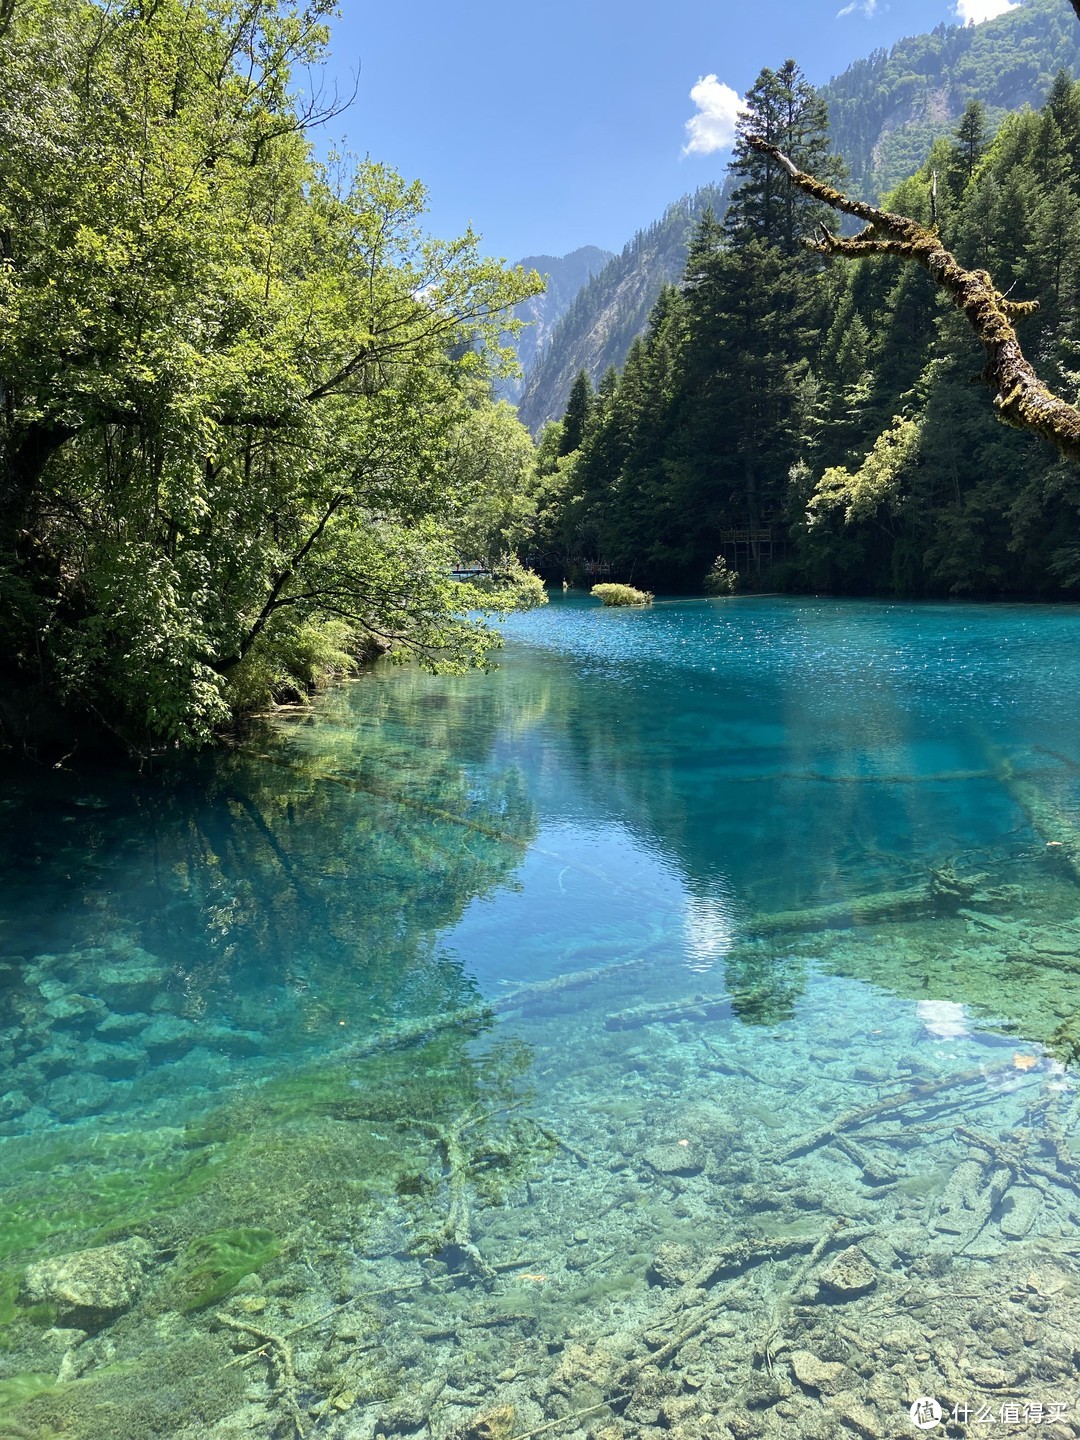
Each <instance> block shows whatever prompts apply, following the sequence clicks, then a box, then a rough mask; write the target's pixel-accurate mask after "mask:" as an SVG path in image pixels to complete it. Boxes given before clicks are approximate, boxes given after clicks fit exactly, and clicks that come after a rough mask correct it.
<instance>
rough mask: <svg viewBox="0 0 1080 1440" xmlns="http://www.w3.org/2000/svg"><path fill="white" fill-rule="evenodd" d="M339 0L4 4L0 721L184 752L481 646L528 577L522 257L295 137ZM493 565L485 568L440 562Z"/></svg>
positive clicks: (0, 87)
mask: <svg viewBox="0 0 1080 1440" xmlns="http://www.w3.org/2000/svg"><path fill="white" fill-rule="evenodd" d="M334 13H335V6H334V5H333V4H331V3H329V0H312V3H309V4H292V3H285V0H283V3H273V4H261V5H255V6H248V5H240V4H224V5H205V4H194V5H192V4H181V3H179V0H164V3H160V4H153V5H135V6H127V7H124V8H122V9H120V8H109V7H102V6H100V5H98V4H95V3H93V0H61V3H59V4H53V3H47V4H46V3H43V0H41V3H39V0H21V3H18V4H15V5H5V6H3V7H0V47H2V50H3V63H2V65H0V144H2V146H3V153H4V181H3V185H2V186H0V334H2V336H3V340H2V342H0V384H2V390H3V405H2V407H0V411H2V415H0V429H2V445H3V460H4V463H3V469H2V472H0V501H2V505H0V616H2V619H0V673H2V674H3V676H4V680H5V685H4V689H5V692H6V694H7V699H6V700H5V704H4V708H3V711H2V712H0V724H2V734H0V738H3V739H5V740H7V741H8V743H9V744H10V743H11V742H12V741H13V740H18V739H19V738H20V737H21V736H25V735H27V734H29V736H30V738H32V737H33V735H34V732H35V731H38V732H41V731H42V730H44V729H46V728H47V725H48V723H49V714H50V711H51V710H52V708H53V707H54V706H55V705H56V703H57V702H59V704H60V705H61V706H62V707H64V708H65V709H66V710H67V711H68V712H69V714H71V715H73V716H75V717H76V719H77V727H76V733H78V728H79V727H81V729H82V730H83V731H94V730H98V731H103V732H108V733H111V734H113V735H115V736H118V737H119V738H120V740H121V741H122V742H123V744H124V745H125V746H126V747H127V748H129V749H131V750H134V751H135V752H137V753H143V754H145V753H147V752H148V751H149V750H150V749H151V748H152V747H154V746H158V745H161V744H169V743H180V744H184V745H191V744H199V743H202V742H204V741H206V740H208V739H209V738H211V737H212V736H213V735H214V734H215V733H217V732H218V731H219V730H220V729H221V727H223V726H226V725H228V724H229V723H230V722H231V721H232V719H233V718H234V717H235V716H236V715H237V714H238V713H243V712H245V711H249V710H252V709H257V708H259V707H260V706H262V705H265V704H266V702H267V701H268V700H269V699H271V698H273V697H275V696H279V697H280V696H285V697H286V698H288V697H289V696H292V695H295V693H296V692H297V691H302V690H304V689H305V688H307V687H309V686H310V685H312V684H313V683H315V682H316V681H317V679H318V678H319V676H320V675H323V674H326V673H340V672H342V671H345V670H348V669H349V668H351V667H352V666H353V665H354V663H355V659H356V657H357V655H362V654H365V653H370V652H371V651H372V649H373V648H376V647H383V646H391V647H393V648H395V649H396V650H399V651H404V652H405V653H411V654H414V655H418V656H419V657H420V658H421V659H422V660H423V661H425V662H426V663H427V664H429V665H431V666H434V667H441V668H449V669H453V668H457V667H461V666H467V665H474V664H483V663H484V662H485V659H486V657H487V656H488V654H489V652H490V651H491V649H492V647H493V646H494V645H495V644H497V636H496V634H495V632H494V631H493V630H492V629H491V628H490V627H489V626H486V625H485V624H484V623H483V621H482V619H481V618H477V616H482V615H483V614H484V613H488V614H492V613H494V614H503V613H506V611H507V610H508V609H511V608H514V607H516V606H520V605H522V604H535V603H538V602H539V601H541V600H542V598H543V593H542V590H541V588H540V586H539V584H538V582H537V581H536V580H535V577H533V576H531V575H530V574H529V573H527V572H526V571H525V570H524V569H523V567H522V566H521V565H520V564H519V563H518V561H517V560H516V559H515V557H514V553H513V539H514V537H515V534H516V529H515V527H516V526H517V525H518V523H519V519H520V516H519V513H518V512H519V510H520V507H521V505H522V503H523V502H522V501H521V499H520V496H521V494H522V492H523V491H524V490H525V489H526V486H525V485H524V484H523V476H524V474H525V472H526V471H527V470H528V468H529V465H530V460H531V445H530V442H529V440H528V437H527V435H526V433H525V431H524V429H523V428H522V427H521V426H520V425H519V423H518V422H517V420H516V419H515V417H514V415H513V412H512V411H511V410H510V408H509V407H508V406H505V405H501V406H497V405H495V404H493V403H492V400H491V383H490V381H491V376H492V375H493V374H495V373H498V372H499V371H501V370H503V369H505V367H506V365H507V364H508V363H509V361H510V353H509V352H508V351H506V350H505V349H500V348H499V337H500V333H501V332H505V330H506V329H507V326H508V324H509V325H510V327H511V331H512V322H508V320H507V316H506V312H507V310H508V308H509V307H511V306H513V305H514V304H516V303H519V302H520V301H522V300H523V299H526V298H528V296H530V295H532V294H534V293H536V292H537V290H538V289H540V288H541V282H540V280H539V277H538V276H536V275H535V274H525V273H524V272H522V271H520V270H510V269H507V268H505V267H504V266H503V265H502V264H501V263H497V262H495V261H492V260H488V259H485V258H483V257H482V255H481V253H480V250H479V245H478V240H477V237H476V236H475V235H473V234H471V233H467V234H465V235H464V236H462V237H460V238H458V239H456V240H453V241H449V242H445V241H439V240H433V239H431V238H429V237H427V236H426V235H425V234H424V233H423V230H422V228H421V226H422V217H423V211H424V204H425V201H424V191H423V188H422V186H420V185H419V184H414V183H407V182H406V181H404V180H402V179H401V178H400V177H399V176H398V175H396V174H395V173H394V172H393V171H391V170H389V169H388V168H387V167H386V166H383V165H380V164H378V163H376V162H373V161H370V160H364V161H359V162H357V161H355V160H354V159H353V158H352V157H350V156H347V155H340V154H335V155H331V156H330V158H329V159H327V160H326V161H325V162H320V161H319V160H317V159H316V156H315V153H314V151H313V148H312V143H311V140H310V139H309V132H310V131H311V130H312V129H313V127H315V126H316V125H317V124H319V123H320V122H322V121H325V120H327V119H328V118H330V117H331V116H332V115H333V114H335V113H337V110H336V107H335V106H333V105H330V106H328V107H327V108H326V109H325V110H323V111H320V109H319V102H318V101H315V100H310V99H306V98H304V92H303V91H302V89H301V87H300V85H299V83H298V80H297V79H296V78H295V73H296V72H297V71H298V70H299V69H300V68H308V67H313V66H315V67H317V66H318V63H319V60H320V57H321V56H322V54H323V51H324V47H325V45H326V42H327V39H328V29H327V22H328V21H329V20H330V18H331V17H332V16H333V14H334ZM462 559H466V560H469V561H481V562H483V568H484V570H485V571H486V572H487V573H486V574H485V575H484V576H483V578H482V579H481V580H479V581H468V582H462V581H460V580H456V579H454V578H452V576H451V573H450V572H451V570H452V567H453V566H454V565H455V564H456V563H457V562H458V561H459V560H462Z"/></svg>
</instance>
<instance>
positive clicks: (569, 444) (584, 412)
mask: <svg viewBox="0 0 1080 1440" xmlns="http://www.w3.org/2000/svg"><path fill="white" fill-rule="evenodd" d="M592 404H593V388H592V381H591V380H590V379H589V377H588V375H587V374H586V372H585V371H584V370H579V371H578V373H577V375H576V376H575V377H574V383H573V385H572V386H571V387H570V398H569V400H568V401H567V405H566V414H565V415H564V416H563V428H562V439H561V440H560V442H559V454H560V455H572V454H573V452H574V451H575V450H580V449H581V442H582V440H584V438H585V432H586V429H587V428H588V424H589V413H590V411H591V410H592Z"/></svg>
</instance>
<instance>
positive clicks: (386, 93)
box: [330, 0, 1008, 260]
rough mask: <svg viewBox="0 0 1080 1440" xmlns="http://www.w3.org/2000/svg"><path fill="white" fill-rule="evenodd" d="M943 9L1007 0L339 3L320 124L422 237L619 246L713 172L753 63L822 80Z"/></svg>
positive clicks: (926, 25)
mask: <svg viewBox="0 0 1080 1440" xmlns="http://www.w3.org/2000/svg"><path fill="white" fill-rule="evenodd" d="M958 4H959V5H962V6H965V7H968V13H969V14H972V15H974V16H980V15H984V14H985V13H986V12H987V11H989V12H996V11H1000V10H1002V9H1005V8H1008V5H1007V0H855V3H854V4H853V5H852V4H849V0H666V3H664V0H662V3H657V0H651V3H647V0H543V3H542V4H540V5H533V6H524V5H513V4H510V5H508V4H505V3H496V0H465V3H464V4H462V3H458V4H454V3H448V0H407V3H406V0H397V3H393V0H391V3H387V0H381V3H373V4H365V5H360V4H359V3H357V0H343V4H342V9H343V11H344V12H345V13H344V15H343V16H342V18H341V19H339V20H338V21H337V22H336V23H335V25H334V30H333V39H332V57H331V61H330V70H331V74H332V75H333V76H334V77H335V78H337V79H338V81H339V84H340V85H341V86H342V87H343V88H346V89H348V88H351V81H350V77H351V76H352V75H353V73H354V72H355V71H357V70H359V86H360V88H359V92H358V95H357V98H356V101H355V103H354V105H353V106H352V108H351V109H350V110H349V111H348V112H347V113H346V114H345V115H343V116H341V117H339V118H338V119H337V120H335V121H334V122H332V126H331V134H332V136H333V137H334V138H335V139H337V138H341V139H344V140H345V141H346V142H347V143H348V145H349V147H350V148H351V149H352V150H355V151H357V152H359V153H360V154H370V155H371V156H372V158H373V159H377V160H382V161H385V162H386V163H388V164H391V165H393V166H395V167H396V168H397V169H398V170H400V171H401V172H402V173H403V174H404V175H406V176H407V177H408V178H410V179H412V178H418V179H420V180H422V181H423V182H424V183H425V184H426V185H427V187H428V189H429V193H430V199H431V213H430V229H431V230H432V231H433V233H435V234H439V235H444V236H449V235H451V234H456V233H458V232H459V231H460V230H461V229H463V228H464V226H465V225H466V224H467V223H469V222H471V223H472V224H473V225H474V226H475V227H476V229H477V230H479V231H480V232H481V233H482V235H483V237H484V240H485V247H484V248H485V249H486V250H487V251H488V252H489V253H491V254H495V255H501V256H503V257H505V258H506V259H509V260H516V259H518V258H520V257H522V256H524V255H528V254H556V255H561V254H565V253H566V252H567V251H569V250H573V249H575V248H576V247H577V246H579V245H587V244H593V245H601V246H603V247H604V248H606V249H608V250H619V249H621V248H622V246H623V245H624V244H625V242H626V241H627V240H628V239H629V238H630V236H631V235H632V234H633V232H634V231H635V230H636V229H638V228H639V227H640V226H642V225H647V224H648V223H649V222H650V221H651V220H654V219H656V218H657V217H658V216H659V215H660V214H661V213H662V212H663V210H664V207H665V206H666V205H667V204H669V203H670V202H671V201H672V200H675V199H677V198H678V197H679V196H680V195H682V194H684V193H685V192H687V191H689V190H694V189H696V188H697V187H698V186H699V185H702V184H705V183H706V182H707V181H710V180H715V179H718V178H719V177H720V176H721V175H722V173H723V170H724V166H725V163H726V160H727V154H726V152H725V151H723V150H717V149H710V146H711V145H713V144H715V143H716V142H718V141H720V140H722V139H723V138H724V134H723V132H724V129H725V126H726V125H729V123H730V108H731V105H732V103H733V101H732V96H731V94H730V93H729V92H735V94H741V93H743V92H744V91H745V90H746V88H747V87H748V86H749V85H750V84H751V83H752V81H753V79H754V77H755V76H756V75H757V73H758V71H759V70H760V69H761V68H762V66H764V65H777V64H779V63H780V62H781V61H782V60H784V59H786V58H787V57H788V56H793V57H794V58H795V59H796V60H798V62H799V63H800V64H801V65H802V67H803V69H804V70H805V71H806V73H807V75H808V77H809V78H810V79H811V80H812V81H813V82H814V83H817V84H821V83H823V82H824V81H826V80H828V79H829V77H830V76H831V75H833V74H835V73H836V72H838V71H839V70H842V69H843V68H844V67H845V66H846V65H847V64H848V63H849V62H850V61H852V60H855V59H858V58H860V57H861V56H864V55H866V54H868V53H869V52H870V51H871V50H873V49H874V48H875V47H877V46H881V45H890V44H892V43H893V41H895V40H897V39H899V38H900V37H901V36H902V35H911V34H917V33H919V32H921V31H923V30H929V29H931V28H932V27H933V26H934V25H937V24H939V23H940V22H942V21H947V22H950V23H956V20H957V5H958ZM845 10H846V11H847V12H848V13H842V12H844V11H845ZM838 12H840V13H838ZM710 76H714V77H715V80H713V81H708V82H707V83H705V84H703V85H700V86H699V82H700V81H702V80H704V79H705V77H710ZM696 86H697V87H698V89H697V91H696V94H697V98H698V101H699V104H698V105H695V102H694V100H692V99H691V98H690V92H691V90H692V89H694V88H695V87H696ZM724 87H728V89H727V90H725V89H724ZM702 106H704V107H705V110H704V112H703V111H702V109H701V107H702ZM695 114H703V119H702V120H700V121H699V122H698V127H697V131H696V135H697V152H696V153H689V154H687V153H685V147H686V145H687V143H688V140H690V141H692V140H693V139H694V136H693V135H690V134H688V132H687V131H686V129H685V125H686V122H687V121H688V120H690V119H691V117H692V116H694V115H695Z"/></svg>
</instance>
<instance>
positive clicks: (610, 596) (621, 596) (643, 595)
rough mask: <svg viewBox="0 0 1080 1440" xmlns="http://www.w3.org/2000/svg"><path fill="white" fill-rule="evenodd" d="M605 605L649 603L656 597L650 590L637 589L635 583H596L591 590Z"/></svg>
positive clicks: (591, 593)
mask: <svg viewBox="0 0 1080 1440" xmlns="http://www.w3.org/2000/svg"><path fill="white" fill-rule="evenodd" d="M589 594H590V595H595V596H596V598H597V600H602V601H603V602H604V604H605V605H649V604H651V603H652V601H653V599H654V598H655V597H654V596H653V595H652V594H651V592H650V591H648V590H637V589H635V588H634V586H633V585H594V586H593V587H592V589H591V590H590V591H589Z"/></svg>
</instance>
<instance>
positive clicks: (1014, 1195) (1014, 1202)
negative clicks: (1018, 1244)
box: [998, 1185, 1042, 1240]
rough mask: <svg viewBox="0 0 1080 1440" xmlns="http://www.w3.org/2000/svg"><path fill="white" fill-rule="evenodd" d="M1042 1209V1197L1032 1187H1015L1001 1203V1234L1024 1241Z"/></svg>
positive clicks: (999, 1222) (999, 1224) (999, 1223)
mask: <svg viewBox="0 0 1080 1440" xmlns="http://www.w3.org/2000/svg"><path fill="white" fill-rule="evenodd" d="M1041 1208H1042V1196H1041V1195H1040V1194H1039V1192H1038V1191H1037V1190H1035V1189H1033V1188H1032V1187H1031V1186H1030V1185H1013V1186H1012V1188H1011V1189H1010V1190H1009V1191H1008V1193H1007V1194H1006V1196H1005V1198H1004V1200H1003V1201H1002V1202H1001V1219H1000V1220H999V1221H998V1226H999V1228H1000V1230H1001V1233H1002V1234H1003V1235H1005V1236H1007V1237H1008V1238H1009V1239H1010V1240H1022V1239H1023V1238H1024V1236H1025V1235H1026V1234H1027V1233H1028V1231H1029V1230H1030V1229H1031V1227H1032V1225H1033V1224H1034V1223H1035V1218H1036V1216H1037V1215H1038V1213H1039V1210H1040V1209H1041Z"/></svg>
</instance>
